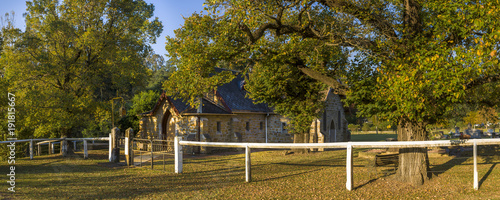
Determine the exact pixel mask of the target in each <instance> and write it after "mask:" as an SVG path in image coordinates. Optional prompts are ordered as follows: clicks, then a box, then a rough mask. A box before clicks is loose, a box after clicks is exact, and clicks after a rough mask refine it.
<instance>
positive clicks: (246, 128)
mask: <svg viewBox="0 0 500 200" xmlns="http://www.w3.org/2000/svg"><path fill="white" fill-rule="evenodd" d="M245 130H247V131H250V122H247V123H246V125H245Z"/></svg>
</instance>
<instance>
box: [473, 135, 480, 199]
mask: <svg viewBox="0 0 500 200" xmlns="http://www.w3.org/2000/svg"><path fill="white" fill-rule="evenodd" d="M473 151H474V190H478V189H479V182H478V173H477V144H476V140H474V147H473Z"/></svg>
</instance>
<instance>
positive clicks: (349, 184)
mask: <svg viewBox="0 0 500 200" xmlns="http://www.w3.org/2000/svg"><path fill="white" fill-rule="evenodd" d="M346 178H347V181H346V183H345V187H346V188H347V190H349V191H351V190H352V185H353V184H352V145H351V144H350V142H349V144H348V145H347V157H346Z"/></svg>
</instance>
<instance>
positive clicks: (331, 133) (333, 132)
mask: <svg viewBox="0 0 500 200" xmlns="http://www.w3.org/2000/svg"><path fill="white" fill-rule="evenodd" d="M328 135H329V138H330V142H337V129H335V123H334V122H333V120H332V121H331V122H330V129H329V130H328Z"/></svg>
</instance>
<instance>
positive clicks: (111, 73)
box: [0, 0, 170, 155]
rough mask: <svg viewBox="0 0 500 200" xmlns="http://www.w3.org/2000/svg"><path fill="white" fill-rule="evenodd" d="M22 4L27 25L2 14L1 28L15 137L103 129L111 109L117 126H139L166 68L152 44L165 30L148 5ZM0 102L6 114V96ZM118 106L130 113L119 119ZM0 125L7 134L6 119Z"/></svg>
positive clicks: (126, 1)
mask: <svg viewBox="0 0 500 200" xmlns="http://www.w3.org/2000/svg"><path fill="white" fill-rule="evenodd" d="M26 4H27V10H26V13H25V15H24V16H25V22H26V28H25V30H24V31H22V30H20V29H18V28H16V27H14V25H13V20H14V19H13V15H9V14H6V15H5V18H2V27H1V28H2V29H1V31H0V41H1V45H0V47H1V48H0V84H1V85H0V86H1V87H0V92H2V94H5V95H6V94H7V92H11V93H14V94H15V95H16V99H17V100H16V133H17V138H18V139H23V138H54V137H95V136H102V135H107V134H108V133H109V132H110V129H111V124H112V123H113V122H112V121H111V118H112V115H114V116H115V125H116V126H119V128H122V129H125V128H128V127H133V128H134V129H135V130H137V128H138V122H137V116H136V115H137V114H139V113H142V112H145V111H147V110H149V109H151V105H152V104H154V102H156V100H157V97H158V96H159V94H160V90H161V83H162V82H163V81H164V80H166V78H167V77H168V74H169V73H170V71H169V70H170V68H169V67H170V65H169V64H168V63H167V62H165V60H164V58H163V57H162V56H160V55H157V54H154V51H153V50H152V48H151V46H150V45H151V44H152V43H155V42H156V38H157V37H158V36H159V35H160V33H161V32H162V30H163V26H162V24H161V22H160V21H159V20H158V19H157V18H153V12H154V5H152V4H147V3H146V2H144V1H142V0H98V1H90V2H88V1H56V0H54V1H44V0H34V1H28V2H26ZM116 97H121V98H122V100H123V101H122V100H113V99H114V98H116ZM0 103H2V107H1V109H0V112H2V113H1V114H2V116H6V110H5V106H3V105H5V104H6V98H1V100H0ZM112 103H114V104H115V106H114V107H115V110H112V109H111V108H112ZM120 107H125V108H126V110H128V111H129V112H127V114H126V116H125V117H123V118H121V119H120V117H119V116H120V111H119V110H120V109H119V108H120ZM1 126H2V128H1V130H0V134H1V140H5V139H6V138H7V134H6V132H5V131H6V124H5V123H3V124H2V125H1ZM5 155H7V154H5Z"/></svg>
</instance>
